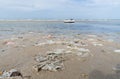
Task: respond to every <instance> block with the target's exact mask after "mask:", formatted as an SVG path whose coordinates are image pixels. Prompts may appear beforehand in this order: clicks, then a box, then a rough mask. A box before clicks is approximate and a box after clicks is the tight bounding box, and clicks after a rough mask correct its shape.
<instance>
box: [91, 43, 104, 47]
mask: <svg viewBox="0 0 120 79" xmlns="http://www.w3.org/2000/svg"><path fill="white" fill-rule="evenodd" d="M92 44H93V45H94V46H103V44H101V43H98V42H92Z"/></svg>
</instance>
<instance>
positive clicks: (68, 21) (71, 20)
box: [64, 19, 75, 23]
mask: <svg viewBox="0 0 120 79" xmlns="http://www.w3.org/2000/svg"><path fill="white" fill-rule="evenodd" d="M64 23H75V20H73V19H67V20H64Z"/></svg>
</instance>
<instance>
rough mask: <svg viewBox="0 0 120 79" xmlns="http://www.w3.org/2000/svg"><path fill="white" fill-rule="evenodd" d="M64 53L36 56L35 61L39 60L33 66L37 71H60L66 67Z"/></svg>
mask: <svg viewBox="0 0 120 79" xmlns="http://www.w3.org/2000/svg"><path fill="white" fill-rule="evenodd" d="M63 59H64V58H63V55H62V54H61V53H60V51H59V52H57V53H56V52H53V53H47V55H46V56H41V55H38V56H36V57H35V61H36V62H38V63H37V64H36V65H34V66H33V68H34V70H36V71H37V72H39V71H41V70H46V71H58V70H63V69H64V64H63V61H64V60H63Z"/></svg>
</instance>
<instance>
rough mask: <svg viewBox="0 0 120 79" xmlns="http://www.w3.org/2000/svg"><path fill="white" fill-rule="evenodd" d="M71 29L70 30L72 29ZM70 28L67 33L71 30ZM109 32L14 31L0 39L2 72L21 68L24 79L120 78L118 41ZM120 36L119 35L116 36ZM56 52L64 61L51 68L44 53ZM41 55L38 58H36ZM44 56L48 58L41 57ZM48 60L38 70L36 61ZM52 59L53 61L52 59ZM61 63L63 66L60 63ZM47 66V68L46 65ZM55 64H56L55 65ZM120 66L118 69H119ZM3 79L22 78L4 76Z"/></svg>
mask: <svg viewBox="0 0 120 79" xmlns="http://www.w3.org/2000/svg"><path fill="white" fill-rule="evenodd" d="M69 32H71V31H69ZM69 32H67V33H69ZM108 37H111V36H110V35H108V34H95V33H94V34H93V33H78V34H76V33H75V34H71V35H66V34H57V33H56V34H54V33H42V32H32V31H31V32H27V33H20V34H14V35H13V34H11V35H9V37H8V36H7V37H5V38H2V39H1V40H0V72H1V74H0V75H1V78H3V77H2V75H3V73H4V71H9V70H11V69H16V70H18V71H19V72H20V73H21V74H22V75H23V78H24V79H119V78H120V74H119V73H118V72H117V70H119V69H118V68H117V67H116V66H117V65H118V64H120V62H119V60H120V45H119V41H116V40H115V39H113V36H112V38H108ZM117 40H118V39H117ZM54 54H55V56H56V55H57V57H58V58H59V59H57V60H61V62H58V63H59V64H60V65H59V69H58V68H54V67H53V68H51V67H52V66H51V65H49V64H52V62H53V61H56V60H55V59H56V58H53V59H52V60H51V59H50V58H48V59H45V57H49V55H50V56H52V57H54ZM36 56H38V61H39V62H38V61H36V59H35V58H36ZM43 59H45V61H42V60H43ZM46 61H47V62H49V61H50V62H49V64H47V65H48V66H49V67H48V66H46V64H45V65H44V66H45V67H46V69H45V68H43V66H42V67H41V68H40V69H39V71H37V70H36V69H35V68H34V65H35V66H36V65H39V64H41V62H46ZM51 61H52V62H51ZM61 64H62V66H61ZM47 67H48V68H47ZM55 67H56V66H55ZM116 69H117V70H116ZM3 79H22V78H21V77H19V76H18V77H17V76H13V77H6V76H5V77H4V78H3Z"/></svg>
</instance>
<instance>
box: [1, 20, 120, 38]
mask: <svg viewBox="0 0 120 79" xmlns="http://www.w3.org/2000/svg"><path fill="white" fill-rule="evenodd" d="M28 32H38V33H48V34H55V35H61V34H64V35H75V34H101V35H105V34H109V35H111V36H112V37H117V38H118V37H119V35H120V23H119V22H113V23H112V22H76V23H63V22H0V38H3V37H6V36H11V35H18V34H23V33H28Z"/></svg>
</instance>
